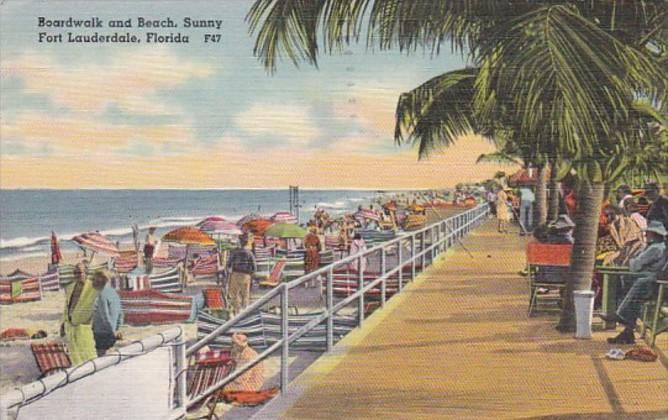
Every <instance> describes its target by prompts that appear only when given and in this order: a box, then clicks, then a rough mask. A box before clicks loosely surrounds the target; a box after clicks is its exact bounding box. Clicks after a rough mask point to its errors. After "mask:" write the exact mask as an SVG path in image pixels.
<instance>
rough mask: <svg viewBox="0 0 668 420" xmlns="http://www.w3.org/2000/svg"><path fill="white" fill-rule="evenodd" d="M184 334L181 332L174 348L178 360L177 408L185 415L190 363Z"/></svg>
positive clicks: (176, 366)
mask: <svg viewBox="0 0 668 420" xmlns="http://www.w3.org/2000/svg"><path fill="white" fill-rule="evenodd" d="M183 335H184V332H183V331H181V335H180V336H179V338H178V339H177V340H176V346H175V348H174V358H175V359H176V365H175V368H176V374H177V375H178V376H177V377H176V401H177V402H176V408H178V409H183V413H185V412H186V403H187V396H186V392H187V391H186V369H187V367H188V361H187V360H186V340H185V339H184V337H183Z"/></svg>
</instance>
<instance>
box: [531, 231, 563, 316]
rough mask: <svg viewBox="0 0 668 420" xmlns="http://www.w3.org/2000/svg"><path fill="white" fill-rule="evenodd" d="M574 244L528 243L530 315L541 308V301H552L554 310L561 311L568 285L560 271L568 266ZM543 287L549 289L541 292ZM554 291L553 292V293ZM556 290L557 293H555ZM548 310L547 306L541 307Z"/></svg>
mask: <svg viewBox="0 0 668 420" xmlns="http://www.w3.org/2000/svg"><path fill="white" fill-rule="evenodd" d="M572 251H573V245H570V244H544V243H540V242H529V244H528V245H527V267H528V271H529V310H528V314H529V316H532V315H533V314H534V312H535V311H538V309H539V302H540V301H543V302H547V301H551V302H552V303H556V305H553V306H552V308H551V309H552V310H553V311H559V310H560V308H559V303H560V302H561V293H562V291H563V289H564V288H565V287H566V278H565V277H564V276H562V275H559V271H560V270H562V269H564V268H567V267H568V266H569V265H570V261H571V252H572ZM541 289H543V290H545V291H547V292H546V293H545V294H541V293H539V292H540V291H541ZM551 292H552V293H551ZM554 292H556V293H554ZM541 309H542V310H543V311H548V310H549V309H548V307H547V306H543V307H542V308H541Z"/></svg>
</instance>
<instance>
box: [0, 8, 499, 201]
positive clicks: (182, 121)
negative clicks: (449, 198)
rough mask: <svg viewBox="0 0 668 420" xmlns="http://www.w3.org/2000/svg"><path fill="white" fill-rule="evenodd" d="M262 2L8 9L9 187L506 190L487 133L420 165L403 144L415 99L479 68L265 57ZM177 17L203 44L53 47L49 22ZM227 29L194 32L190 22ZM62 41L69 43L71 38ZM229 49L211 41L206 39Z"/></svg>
mask: <svg viewBox="0 0 668 420" xmlns="http://www.w3.org/2000/svg"><path fill="white" fill-rule="evenodd" d="M251 4H252V2H251V1H250V0H249V1H245V0H226V1H225V2H213V1H211V2H203V1H199V2H198V1H185V0H184V1H178V0H171V1H162V2H149V1H132V2H118V1H113V0H110V1H88V2H75V1H64V0H54V1H49V2H44V1H32V2H31V1H19V0H5V1H4V2H0V89H1V95H0V114H1V115H2V118H1V120H0V187H2V188H284V187H285V186H286V185H290V184H292V185H300V186H303V187H306V188H438V187H448V186H453V185H454V184H456V183H458V182H471V181H478V180H482V179H484V178H488V177H491V176H492V174H493V173H494V172H495V171H497V170H506V171H507V170H508V168H507V167H499V166H498V165H494V164H475V159H476V157H477V156H478V155H479V154H481V153H487V152H490V151H492V150H493V149H494V148H493V147H492V146H491V145H490V143H489V142H488V141H486V140H484V139H482V138H479V137H477V136H474V135H470V136H465V137H462V138H461V139H460V140H459V141H458V142H457V144H456V145H455V146H453V147H451V148H449V149H447V150H445V151H443V152H442V153H437V154H434V155H432V156H431V157H430V158H429V159H427V160H420V161H418V159H417V151H416V149H415V148H412V147H410V146H409V145H407V146H402V147H399V146H397V145H396V144H395V143H394V141H393V133H394V109H395V106H396V101H397V98H398V96H399V94H401V93H402V92H405V91H408V90H410V89H412V88H414V87H416V86H418V85H419V84H421V83H423V82H424V81H426V80H428V79H429V78H431V77H434V76H436V75H438V74H440V73H443V72H445V71H449V70H454V69H457V68H462V67H464V66H465V65H466V62H465V59H464V58H463V57H462V56H461V55H460V54H451V53H450V52H449V48H444V49H443V52H442V53H441V55H439V56H436V57H432V56H430V55H429V54H428V53H424V54H423V53H422V52H417V53H415V54H412V55H410V56H406V55H403V54H400V53H399V52H398V51H389V52H387V51H374V50H369V49H367V48H366V46H365V45H352V46H350V47H347V48H345V49H344V51H342V52H337V53H335V54H333V55H321V56H320V58H319V66H318V68H314V67H313V66H310V65H308V64H306V63H303V64H301V65H300V66H299V67H296V66H294V65H293V64H292V63H291V62H290V61H283V62H281V63H279V65H278V69H277V71H276V73H274V74H270V73H268V72H267V71H266V70H265V69H264V67H263V66H262V64H261V63H260V62H259V60H258V59H257V57H255V56H254V55H253V45H254V42H255V38H254V35H252V34H250V33H249V28H248V24H247V23H246V22H245V21H244V18H245V15H246V13H247V12H248V9H249V8H250V6H251ZM70 16H71V17H73V18H75V19H82V18H90V17H93V16H95V17H99V18H100V19H102V21H103V22H105V25H106V24H107V22H108V21H109V20H112V19H117V20H126V19H128V18H130V19H132V22H133V23H135V24H136V22H137V18H138V17H144V18H147V19H151V20H153V19H165V18H167V17H169V18H171V19H172V20H173V21H174V22H176V23H177V24H178V25H179V26H180V27H178V28H161V29H158V30H155V31H156V32H160V33H161V34H165V35H166V34H169V33H170V32H173V33H178V32H180V33H182V34H183V35H187V36H189V38H190V43H188V44H177V43H164V44H155V43H146V42H144V41H145V33H146V32H147V31H153V30H150V29H149V30H146V29H140V28H137V27H136V26H135V27H133V28H129V29H124V28H117V29H113V28H108V27H105V28H102V29H98V30H97V31H99V32H100V33H101V34H107V33H113V32H115V31H118V32H120V33H125V32H127V31H130V32H131V33H132V34H136V35H137V36H138V37H139V38H140V39H141V40H142V42H141V43H136V44H92V45H85V44H72V43H65V42H64V43H44V42H43V43H40V42H38V37H39V33H40V32H47V33H48V34H57V33H61V32H67V31H72V32H77V33H86V34H91V33H92V32H94V31H95V30H90V29H89V30H81V29H78V30H77V29H74V30H72V29H66V30H64V31H63V30H59V29H53V28H39V27H38V22H39V20H38V18H39V17H45V18H46V19H54V20H58V19H67V18H69V17H70ZM185 17H191V18H193V19H196V20H215V19H221V20H222V27H221V29H220V31H218V30H216V29H202V28H196V29H192V28H191V29H186V28H184V27H183V18H185ZM58 31H60V32H58ZM207 33H208V34H220V35H221V37H220V42H218V43H213V42H208V43H205V42H203V37H204V34H207Z"/></svg>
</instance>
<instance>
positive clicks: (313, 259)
mask: <svg viewBox="0 0 668 420" xmlns="http://www.w3.org/2000/svg"><path fill="white" fill-rule="evenodd" d="M317 232H318V228H317V227H316V226H315V225H311V226H310V227H309V232H308V233H307V234H306V236H305V237H304V248H306V252H305V253H304V272H305V273H306V274H308V273H311V272H313V271H315V270H317V269H318V268H319V267H320V250H321V248H322V247H321V245H320V238H319V237H318V234H317ZM315 283H316V279H311V280H309V281H308V282H306V283H305V286H306V287H316V284H315Z"/></svg>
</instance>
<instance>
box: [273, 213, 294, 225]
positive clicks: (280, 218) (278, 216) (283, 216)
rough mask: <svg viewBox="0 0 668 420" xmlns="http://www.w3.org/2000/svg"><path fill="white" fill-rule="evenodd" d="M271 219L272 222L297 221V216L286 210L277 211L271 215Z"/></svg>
mask: <svg viewBox="0 0 668 420" xmlns="http://www.w3.org/2000/svg"><path fill="white" fill-rule="evenodd" d="M271 220H272V221H273V222H274V223H293V224H296V223H297V218H296V217H295V216H293V215H292V214H290V213H288V212H287V211H279V212H278V213H275V214H274V215H273V216H271Z"/></svg>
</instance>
